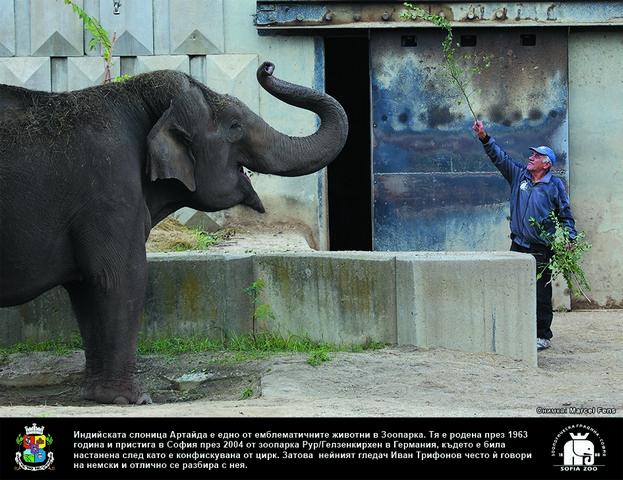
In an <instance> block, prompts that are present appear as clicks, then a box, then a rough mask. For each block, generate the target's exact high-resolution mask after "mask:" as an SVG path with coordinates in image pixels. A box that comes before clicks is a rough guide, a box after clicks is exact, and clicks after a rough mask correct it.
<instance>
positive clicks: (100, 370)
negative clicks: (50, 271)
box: [64, 261, 151, 404]
mask: <svg viewBox="0 0 623 480" xmlns="http://www.w3.org/2000/svg"><path fill="white" fill-rule="evenodd" d="M144 263H145V265H144V266H137V265H136V264H135V265H134V267H132V268H130V269H129V270H130V271H129V272H124V278H123V279H120V280H119V281H118V282H115V285H106V286H104V285H102V284H101V283H97V282H88V281H79V282H71V283H69V284H66V285H64V286H65V289H66V290H67V292H68V293H69V297H70V299H71V303H72V307H73V310H74V313H75V315H76V319H77V320H78V325H79V327H80V333H81V335H82V340H83V345H84V352H85V357H86V366H85V373H84V381H83V386H82V395H83V397H84V398H85V399H88V400H94V401H96V402H99V403H117V404H122V403H137V404H144V403H151V399H150V398H149V395H148V394H147V393H146V392H145V391H144V390H143V389H142V388H141V386H140V385H139V384H138V383H137V382H136V381H135V379H134V368H135V366H136V355H137V346H138V330H139V324H140V318H141V313H142V309H143V302H144V296H145V287H146V282H147V265H146V261H144ZM125 274H127V275H125Z"/></svg>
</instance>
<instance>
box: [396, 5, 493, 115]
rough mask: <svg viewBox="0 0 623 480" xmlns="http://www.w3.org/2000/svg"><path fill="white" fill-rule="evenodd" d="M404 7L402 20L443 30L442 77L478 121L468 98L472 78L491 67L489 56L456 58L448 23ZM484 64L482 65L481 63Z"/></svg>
mask: <svg viewBox="0 0 623 480" xmlns="http://www.w3.org/2000/svg"><path fill="white" fill-rule="evenodd" d="M404 6H405V7H407V8H408V9H409V10H411V11H410V12H406V13H402V14H401V15H400V16H401V17H402V18H407V19H411V20H417V19H420V18H421V19H422V20H426V21H428V22H431V23H433V24H434V25H436V26H438V27H440V28H443V29H444V30H445V31H446V32H447V35H446V37H445V39H444V40H443V42H442V43H441V45H442V47H443V62H442V65H443V66H444V67H445V68H446V70H447V72H448V73H446V74H442V76H447V77H449V78H450V79H451V80H452V81H453V82H454V83H455V84H456V85H457V86H458V87H459V90H460V92H461V95H462V96H463V98H464V99H465V101H466V102H467V106H468V107H469V111H470V112H471V113H472V115H473V117H474V120H478V117H477V116H476V113H475V112H474V108H473V106H472V103H471V102H470V97H471V96H472V95H473V94H474V93H476V90H475V89H474V88H473V87H472V82H473V78H474V76H475V75H477V74H479V73H480V72H482V71H483V70H484V69H485V68H487V67H489V66H490V65H491V62H490V61H489V55H485V56H484V57H482V58H480V57H479V56H478V55H476V54H473V55H461V56H459V57H458V58H457V56H456V47H460V46H461V45H460V44H459V43H457V44H456V47H455V45H454V43H453V38H454V37H453V34H452V26H451V24H450V21H449V20H447V19H446V18H444V17H442V16H440V15H433V14H431V13H429V12H427V11H425V10H423V9H421V8H418V7H414V6H413V5H412V4H410V3H405V4H404ZM481 61H482V62H484V65H483V64H482V63H481ZM466 63H471V64H472V67H471V68H467V67H461V66H460V65H462V64H466ZM463 98H459V100H458V105H461V103H462V101H463Z"/></svg>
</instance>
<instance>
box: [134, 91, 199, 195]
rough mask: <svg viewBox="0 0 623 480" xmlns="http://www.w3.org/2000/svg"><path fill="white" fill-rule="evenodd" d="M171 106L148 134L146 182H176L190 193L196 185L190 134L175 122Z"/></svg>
mask: <svg viewBox="0 0 623 480" xmlns="http://www.w3.org/2000/svg"><path fill="white" fill-rule="evenodd" d="M174 112H175V110H174V106H173V102H171V106H170V107H169V108H168V109H167V111H166V112H164V114H163V115H162V117H160V119H159V120H158V122H156V124H155V125H154V126H153V128H152V129H151V131H150V132H149V135H147V168H146V172H145V173H147V175H148V176H149V179H150V180H151V181H152V182H153V181H154V180H158V179H160V180H165V179H177V180H179V181H181V182H182V183H183V184H184V185H186V188H188V190H190V191H191V192H194V191H195V190H196V189H197V185H196V184H195V157H194V156H193V154H192V150H191V148H190V147H191V145H192V140H191V138H190V135H189V134H188V132H186V130H184V128H183V127H181V126H180V125H179V124H178V123H177V121H176V120H175V115H174Z"/></svg>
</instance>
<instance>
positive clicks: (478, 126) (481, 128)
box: [472, 120, 487, 140]
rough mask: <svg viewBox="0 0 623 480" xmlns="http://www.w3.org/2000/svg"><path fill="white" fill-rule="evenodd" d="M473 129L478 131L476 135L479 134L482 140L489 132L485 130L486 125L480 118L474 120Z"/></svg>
mask: <svg viewBox="0 0 623 480" xmlns="http://www.w3.org/2000/svg"><path fill="white" fill-rule="evenodd" d="M472 130H473V131H474V132H476V135H478V138H479V139H480V140H482V139H484V138H485V137H486V136H487V132H485V127H484V126H483V124H482V122H481V121H480V120H476V122H474V126H473V127H472Z"/></svg>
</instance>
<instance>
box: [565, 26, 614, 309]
mask: <svg viewBox="0 0 623 480" xmlns="http://www.w3.org/2000/svg"><path fill="white" fill-rule="evenodd" d="M622 128H623V32H622V31H621V30H620V29H619V30H615V29H612V30H599V31H593V32H590V31H586V32H581V31H580V32H575V33H571V34H570V36H569V183H570V185H569V190H570V193H569V195H570V200H571V207H572V209H573V213H574V215H575V217H576V219H577V222H578V229H579V230H586V231H587V232H588V234H587V236H586V240H587V241H588V242H589V243H591V244H592V245H593V247H592V249H591V250H589V251H588V253H587V254H586V255H585V257H586V262H585V264H584V271H585V273H586V278H587V280H588V282H589V284H590V285H591V288H592V291H591V292H590V293H589V296H590V297H591V298H592V300H593V302H594V303H596V304H598V305H602V306H603V305H608V306H618V307H623V288H621V278H623V255H621V247H620V246H621V245H622V244H623V135H621V130H622Z"/></svg>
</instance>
